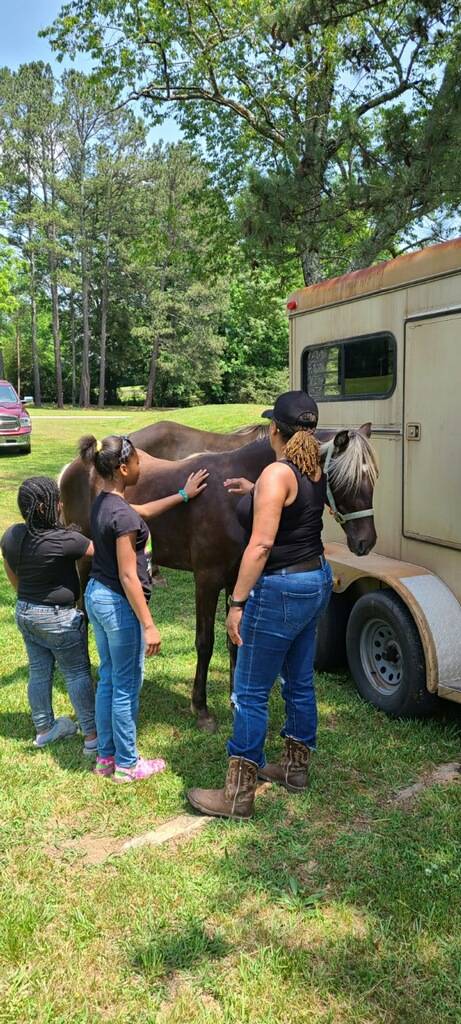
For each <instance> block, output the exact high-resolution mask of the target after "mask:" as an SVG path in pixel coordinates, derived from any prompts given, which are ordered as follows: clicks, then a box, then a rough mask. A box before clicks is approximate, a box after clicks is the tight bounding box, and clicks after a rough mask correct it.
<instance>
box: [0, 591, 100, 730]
mask: <svg viewBox="0 0 461 1024" xmlns="http://www.w3.org/2000/svg"><path fill="white" fill-rule="evenodd" d="M16 623H17V625H18V628H19V630H20V632H21V633H22V636H23V638H24V643H25V645H26V651H27V656H28V659H29V689H28V696H29V704H30V709H31V712H32V720H33V723H34V726H35V728H36V730H37V732H38V731H40V732H47V731H48V729H51V727H52V725H53V723H54V720H55V719H54V714H53V705H52V690H53V671H54V667H55V663H57V664H58V666H59V668H60V670H61V672H62V674H63V676H64V679H65V683H66V686H67V692H68V694H69V697H70V700H71V703H72V706H73V708H74V711H75V713H76V715H77V718H78V720H79V723H80V728H81V730H82V732H83V733H84V735H85V736H87V735H88V734H89V733H91V732H94V729H95V721H94V686H93V681H92V678H91V674H90V663H89V660H88V645H87V634H86V622H85V616H84V614H83V612H81V611H79V610H78V609H77V608H61V607H60V606H59V605H44V604H31V603H30V602H29V601H18V602H17V604H16Z"/></svg>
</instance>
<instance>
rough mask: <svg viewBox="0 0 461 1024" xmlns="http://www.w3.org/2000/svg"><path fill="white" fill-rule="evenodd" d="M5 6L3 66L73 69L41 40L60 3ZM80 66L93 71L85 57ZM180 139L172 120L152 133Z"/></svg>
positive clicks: (17, 1)
mask: <svg viewBox="0 0 461 1024" xmlns="http://www.w3.org/2000/svg"><path fill="white" fill-rule="evenodd" d="M1 6H2V13H1V26H0V67H4V66H5V65H6V66H7V67H9V68H17V67H18V66H19V65H20V64H25V63H27V62H28V61H31V60H44V61H49V63H50V64H51V66H52V67H53V68H54V70H55V71H56V74H59V73H60V71H61V70H62V68H63V66H64V67H65V66H66V65H67V66H71V62H70V61H65V62H64V64H59V62H58V61H57V60H56V57H55V55H54V53H53V51H52V49H51V46H50V44H49V42H48V40H47V39H39V38H38V33H39V31H40V29H42V28H46V26H47V25H51V22H52V21H54V19H55V17H56V15H57V14H58V13H59V10H60V7H61V3H60V2H59V0H4V2H3V3H2V5H1ZM77 64H78V67H80V68H81V69H82V70H90V62H89V61H88V60H86V59H85V57H84V56H81V57H80V58H79V60H78V62H77ZM178 138H179V132H178V128H177V127H176V124H175V122H174V121H172V120H168V121H165V122H164V124H163V125H162V126H158V127H156V128H154V129H152V130H151V131H150V133H149V139H150V141H151V142H154V141H158V140H159V139H164V140H165V141H167V142H174V141H176V140H177V139H178Z"/></svg>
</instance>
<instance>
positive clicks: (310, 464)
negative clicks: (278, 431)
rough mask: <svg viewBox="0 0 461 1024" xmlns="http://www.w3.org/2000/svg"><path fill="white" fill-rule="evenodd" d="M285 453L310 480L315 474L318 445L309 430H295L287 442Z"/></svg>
mask: <svg viewBox="0 0 461 1024" xmlns="http://www.w3.org/2000/svg"><path fill="white" fill-rule="evenodd" d="M285 455H286V457H287V459H289V461H290V462H292V463H293V465H294V466H296V468H297V469H299V471H300V473H303V474H304V476H308V477H309V478H310V479H311V480H312V479H313V478H314V477H315V476H316V475H317V471H318V468H319V466H320V445H319V442H318V441H317V438H316V437H314V435H313V434H312V433H311V432H310V430H297V431H296V434H293V436H292V437H290V440H289V441H288V443H287V446H286V448H285Z"/></svg>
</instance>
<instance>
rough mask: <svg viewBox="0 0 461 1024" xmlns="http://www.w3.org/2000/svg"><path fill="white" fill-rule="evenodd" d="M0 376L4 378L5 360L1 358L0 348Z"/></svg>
mask: <svg viewBox="0 0 461 1024" xmlns="http://www.w3.org/2000/svg"><path fill="white" fill-rule="evenodd" d="M0 378H1V379H2V380H5V360H4V358H3V349H2V348H0Z"/></svg>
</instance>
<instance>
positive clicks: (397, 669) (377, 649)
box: [360, 619, 403, 696]
mask: <svg viewBox="0 0 461 1024" xmlns="http://www.w3.org/2000/svg"><path fill="white" fill-rule="evenodd" d="M360 660H361V662H362V665H363V668H364V670H365V673H366V676H367V679H368V682H369V683H370V684H371V686H372V687H373V689H374V690H376V691H377V692H378V693H381V694H384V695H385V696H390V694H392V693H395V691H396V690H397V689H398V687H399V686H400V684H401V682H402V677H403V656H402V651H401V648H400V644H399V641H398V639H397V635H396V633H395V632H394V630H393V628H392V626H391V625H389V623H388V622H384V620H382V619H370V621H369V622H367V623H366V624H365V626H364V628H363V630H362V634H361V637H360Z"/></svg>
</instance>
